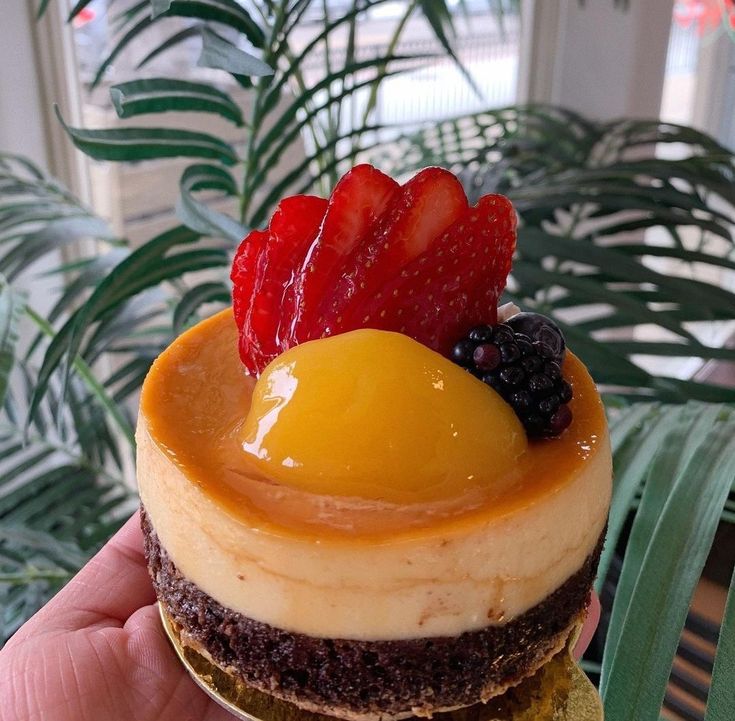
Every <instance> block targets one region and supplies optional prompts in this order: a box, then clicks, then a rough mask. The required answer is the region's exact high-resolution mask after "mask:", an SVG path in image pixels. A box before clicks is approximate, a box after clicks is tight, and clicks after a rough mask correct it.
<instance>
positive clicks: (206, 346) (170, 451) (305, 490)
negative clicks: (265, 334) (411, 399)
mask: <svg viewBox="0 0 735 721" xmlns="http://www.w3.org/2000/svg"><path fill="white" fill-rule="evenodd" d="M365 332H367V331H365ZM367 333H369V332H367ZM327 342H333V343H339V342H340V341H338V340H337V338H333V339H331V341H327ZM343 342H344V341H343ZM312 347H313V348H316V347H317V346H316V344H313V346H312ZM305 348H308V346H305ZM414 352H415V353H416V356H417V357H418V356H421V357H422V358H423V357H424V356H423V353H424V352H427V353H428V352H429V351H425V349H420V350H415V351H414ZM409 355H410V353H409ZM438 360H439V361H441V360H442V359H440V358H439V359H438ZM325 362H327V361H325ZM446 362H447V363H448V361H446ZM309 363H310V364H312V365H314V367H315V370H316V366H315V363H316V359H315V358H312V359H310V360H309ZM450 365H451V364H450ZM452 370H454V368H453V369H452ZM456 370H457V372H458V373H460V374H462V373H465V372H464V371H462V370H461V369H458V368H457V369H456ZM323 371H324V372H323V374H322V377H321V378H319V379H317V380H315V381H314V388H313V389H312V390H314V391H317V390H318V391H319V392H320V393H323V394H324V395H325V399H324V400H325V403H326V404H327V405H328V406H329V409H330V411H331V412H333V413H334V415H335V417H334V418H332V419H330V420H329V423H330V424H331V426H332V427H333V428H334V427H336V426H338V425H339V423H340V420H339V419H340V414H341V413H343V411H342V410H341V407H342V406H343V405H345V404H346V402H347V400H346V398H345V393H347V386H346V385H345V384H346V383H347V384H348V383H349V381H348V375H349V374H347V375H345V376H343V378H342V379H341V381H339V383H338V385H339V387H338V388H334V393H333V394H332V396H331V397H329V396H328V394H329V391H330V382H329V379H330V376H329V369H328V368H327V367H325V368H324V369H323ZM563 371H564V376H565V377H566V378H567V380H569V382H570V383H571V384H572V386H573V387H574V399H573V400H572V402H571V406H572V410H573V413H574V422H573V423H572V425H571V426H570V428H569V429H567V431H565V432H564V434H563V435H562V436H561V437H559V438H556V439H551V440H542V441H533V442H530V443H528V446H527V447H526V448H525V450H523V448H522V442H520V441H519V440H518V439H515V437H514V433H515V432H514V431H509V429H512V428H514V424H516V425H517V421H516V420H515V418H514V416H513V414H512V412H510V411H509V409H507V410H508V412H510V417H508V418H506V416H505V415H503V414H504V413H505V410H506V409H502V410H501V409H500V408H496V407H495V405H494V402H495V401H494V397H493V395H492V391H490V389H488V388H486V387H485V386H483V384H481V383H479V382H478V381H475V380H474V379H473V378H472V377H470V376H469V375H467V374H465V377H464V378H462V380H460V379H459V378H456V379H455V378H454V377H453V382H454V383H456V387H457V388H459V389H460V392H461V393H462V394H463V396H462V397H463V398H464V399H466V395H464V394H466V393H469V391H470V388H471V389H472V391H475V390H476V392H477V396H478V398H477V399H475V400H474V401H472V404H474V405H473V410H472V411H471V413H470V415H471V418H473V419H474V420H478V419H482V418H489V417H490V416H492V419H491V420H489V421H488V422H490V423H491V428H493V430H494V431H497V432H499V433H501V441H502V443H507V444H509V447H510V450H509V449H502V450H499V448H498V446H499V445H502V443H498V444H495V443H494V442H490V443H488V445H486V446H483V445H482V443H481V441H480V440H479V439H478V438H477V437H475V438H474V440H466V443H467V446H461V445H460V446H458V447H457V448H458V449H462V450H465V449H466V450H467V452H477V453H478V456H479V465H480V466H483V467H485V466H487V467H488V468H487V471H486V472H483V473H480V472H479V471H478V473H477V474H476V476H477V477H476V479H469V480H468V476H469V475H471V474H470V473H468V472H467V468H468V467H470V466H471V465H472V464H473V462H474V461H468V459H459V460H457V458H458V457H459V455H461V453H457V454H456V456H455V457H454V459H453V460H452V463H454V462H457V463H459V466H460V467H461V468H462V472H461V473H460V474H458V476H457V477H456V478H458V479H459V480H458V481H456V482H455V483H454V485H452V481H450V480H449V479H448V478H444V479H442V480H441V482H439V483H437V484H435V486H434V490H431V484H425V483H424V482H423V481H422V478H421V477H420V474H419V477H416V471H413V474H414V477H411V478H401V474H404V473H406V474H408V473H412V471H411V470H409V468H410V467H411V464H410V463H409V462H408V461H407V460H406V461H405V462H403V461H402V462H401V463H399V465H398V467H397V468H396V469H388V473H386V474H385V475H383V477H382V479H379V480H378V481H376V484H377V485H371V484H370V483H369V476H370V473H372V472H373V471H374V472H375V473H377V472H378V470H379V469H380V468H381V465H383V464H384V463H385V462H386V460H387V459H386V458H385V457H381V456H380V453H377V456H376V454H375V453H374V451H375V450H376V449H381V448H382V449H385V447H386V444H385V438H384V435H390V432H391V429H393V432H394V433H395V432H396V431H395V429H396V427H397V426H396V423H397V420H396V419H397V416H395V417H394V418H393V419H392V420H390V422H389V423H386V421H385V418H383V417H378V416H377V415H376V416H375V417H372V418H370V417H369V414H368V413H367V405H365V406H363V407H362V408H360V407H359V404H358V408H359V414H361V416H362V417H361V419H360V420H359V422H360V423H362V424H363V425H365V424H372V425H371V426H370V427H369V428H365V432H364V433H363V435H362V437H361V438H359V439H349V440H348V439H346V438H345V439H344V440H345V442H346V443H347V444H348V445H347V447H346V448H345V449H342V450H339V452H338V453H337V454H336V457H337V458H342V459H343V460H344V459H345V458H347V457H348V454H349V457H350V458H352V459H353V462H354V463H355V464H356V465H357V467H359V468H360V472H359V473H358V474H357V476H356V477H357V479H358V480H356V481H354V483H355V485H354V487H349V482H350V481H349V479H348V476H349V473H346V472H345V471H344V470H343V471H342V472H341V474H337V476H336V480H335V479H332V480H330V479H329V477H328V475H329V474H325V473H324V471H325V469H326V470H329V469H328V468H327V467H326V466H325V465H324V464H323V463H322V461H321V460H320V459H318V458H317V454H318V453H321V452H322V451H324V450H325V449H324V447H323V443H322V445H321V446H319V451H318V452H317V451H316V449H315V450H314V451H313V452H312V451H310V450H309V446H310V444H312V443H314V442H318V436H319V432H320V431H319V429H320V423H323V422H322V421H320V420H319V419H318V418H315V417H313V416H311V417H310V415H309V413H308V412H307V410H308V406H309V405H312V406H313V405H314V400H313V398H311V399H309V400H308V402H305V404H304V407H303V408H301V409H300V412H299V413H296V414H294V417H293V418H290V419H289V421H288V426H286V425H284V434H283V437H282V438H281V439H279V443H283V444H285V443H286V442H287V441H288V439H289V438H290V439H291V440H292V441H293V443H294V447H295V448H296V447H297V448H298V449H300V452H301V453H306V454H309V455H308V468H307V465H306V464H305V465H304V468H303V472H299V473H298V474H296V475H295V476H294V477H292V478H290V479H285V478H284V477H283V476H281V477H280V478H276V477H275V476H276V475H277V474H276V473H275V472H273V468H272V466H270V467H269V464H268V463H262V462H259V461H257V460H255V461H254V458H253V454H252V453H247V452H246V451H245V450H244V448H243V443H244V442H247V441H248V439H249V440H250V442H251V443H252V442H253V440H254V436H253V428H255V425H256V424H254V419H256V418H257V417H258V414H257V413H255V414H253V416H251V419H250V426H248V421H247V419H248V415H249V412H250V408H251V405H252V400H253V391H254V387H255V380H254V379H253V378H252V377H250V376H248V375H247V374H246V373H245V372H244V370H243V368H242V365H241V363H240V359H239V356H238V348H237V328H236V326H235V323H234V321H233V317H232V312H231V311H230V310H226V311H223V312H221V313H219V314H217V315H215V316H213V317H212V318H210V319H208V320H206V321H204V322H202V323H200V324H199V325H197V326H196V327H194V328H192V329H191V330H189V331H188V332H186V333H184V334H183V335H182V336H180V337H179V338H178V339H177V340H176V341H175V342H174V343H173V344H172V345H171V346H170V347H169V348H168V349H167V350H166V351H165V352H164V353H163V354H162V355H161V356H160V357H159V358H158V359H157V361H156V362H155V363H154V365H153V367H152V368H151V371H150V373H149V375H148V377H147V379H146V382H145V385H144V388H143V393H142V397H141V410H142V412H143V414H144V416H145V419H146V423H147V426H148V429H149V432H150V433H151V435H152V437H153V439H154V441H155V442H156V443H157V445H158V446H159V448H161V450H162V451H163V452H164V453H166V454H167V455H168V456H169V457H170V458H171V459H172V460H173V461H174V462H175V463H176V464H177V465H178V467H179V468H180V469H181V470H182V472H183V473H184V474H185V475H186V477H187V478H189V480H190V481H191V482H192V483H194V484H196V485H197V486H199V487H200V488H201V489H202V491H203V492H204V493H205V494H206V495H208V496H209V497H210V498H211V499H212V501H213V502H215V503H216V504H218V505H219V506H220V507H222V508H223V510H225V511H226V512H227V513H228V514H229V515H231V516H232V517H234V518H237V519H238V520H240V521H241V522H243V523H245V524H247V525H248V526H251V527H259V528H262V529H263V530H264V531H268V532H272V533H277V534H285V535H299V536H303V535H313V536H314V537H315V538H317V537H323V536H324V535H325V534H327V535H329V534H335V535H338V536H351V537H355V538H367V539H371V540H372V541H375V540H377V539H378V538H379V537H381V536H391V537H394V536H396V535H401V534H409V535H417V534H418V535H420V534H422V533H424V532H427V531H429V532H434V531H436V528H437V526H438V525H439V526H446V525H449V526H456V527H460V526H461V525H462V524H465V523H473V522H475V521H477V520H478V517H479V518H481V519H482V520H487V519H488V518H491V517H494V516H497V517H500V516H503V515H505V514H508V513H512V512H513V511H515V510H518V509H519V508H522V507H525V506H527V505H529V504H532V503H534V502H535V501H537V500H538V499H540V498H542V497H544V496H546V495H547V494H549V493H553V492H554V490H555V489H558V488H560V487H562V486H564V485H565V484H566V483H567V482H569V480H570V479H571V478H573V477H574V476H575V475H576V473H578V472H579V471H580V470H581V469H582V467H583V466H584V464H585V463H586V462H587V461H588V460H589V458H590V457H591V456H592V455H593V454H595V453H596V451H597V450H598V448H599V447H600V445H601V441H602V440H603V439H604V437H605V435H606V433H607V431H606V426H605V418H604V412H603V409H602V404H601V402H600V398H599V395H598V393H597V391H596V389H595V386H594V383H593V382H592V379H591V378H590V377H589V374H588V373H587V371H586V369H585V368H584V366H583V365H582V364H581V363H580V361H579V360H578V359H576V358H575V357H574V356H573V355H572V354H571V353H568V354H567V359H566V361H565V363H564V368H563ZM465 379H466V383H464V381H465ZM400 392H401V388H400V382H399V379H398V374H396V376H395V377H394V378H393V379H392V380H391V388H390V390H389V392H387V393H386V395H385V396H383V398H382V402H383V403H387V402H388V395H390V394H392V395H393V398H394V399H395V398H396V396H398V395H400ZM423 392H424V394H425V395H426V394H427V393H428V389H426V388H424V391H423ZM378 395H380V394H378ZM428 395H429V396H430V395H431V394H430V393H429V394H428ZM305 398H306V396H305ZM258 402H259V403H260V404H264V403H266V402H267V401H266V399H265V398H261V399H260V400H259V401H258ZM430 402H433V400H432V401H430ZM462 402H467V401H466V400H463V401H462ZM446 403H447V408H446V409H445V410H448V412H450V413H453V414H459V413H460V412H461V411H462V409H461V408H459V407H458V404H457V405H456V406H455V405H454V404H453V403H452V402H451V401H446ZM484 404H486V405H484ZM436 405H437V407H440V406H441V403H437V404H436ZM421 410H422V409H420V408H418V409H417V408H413V409H410V408H409V409H407V411H408V413H409V417H410V418H411V419H412V422H413V423H417V424H419V425H421V424H422V423H423V424H424V425H426V423H427V422H426V421H418V420H416V419H418V418H420V417H421ZM496 412H497V415H496ZM261 415H262V414H261ZM342 417H343V418H344V416H342ZM500 419H503V421H502V422H503V423H507V426H506V427H505V428H503V429H501V430H498V428H497V426H496V425H493V424H497V423H498V421H500ZM457 422H458V423H460V422H462V423H464V422H465V419H459V418H458V419H457ZM300 424H301V425H302V426H303V428H302V431H303V434H304V436H303V439H298V437H297V436H298V433H299V425H300ZM420 433H421V429H420V428H417V429H416V432H415V433H413V432H412V429H411V428H409V427H406V428H403V429H400V433H399V434H400V436H401V439H400V444H399V445H400V446H401V447H402V448H404V449H405V448H406V446H407V445H408V444H410V443H411V439H412V438H413V439H414V440H415V443H416V444H417V448H422V447H423V448H425V446H426V444H427V440H426V439H425V438H419V437H418V436H419V434H420ZM288 442H291V441H288ZM463 442H465V441H463ZM519 443H520V444H521V445H518V444H519ZM373 444H375V446H376V449H374V448H373ZM470 449H474V450H472V451H471V450H470ZM251 450H252V448H251ZM519 450H520V451H521V452H520V455H518V457H517V459H516V462H513V463H508V462H507V461H508V458H509V457H511V456H512V457H515V456H516V455H517V453H518V451H519ZM280 452H283V449H281V451H280ZM496 452H497V454H498V457H500V458H503V459H504V460H503V461H502V462H500V463H497V465H496V466H495V467H494V468H493V469H490V468H489V466H490V465H491V464H492V463H493V462H494V460H496V459H493V458H491V456H492V455H493V454H494V453H496ZM450 457H451V454H450ZM304 458H305V459H306V458H307V457H306V456H304ZM432 462H433V464H434V468H433V471H432V472H435V473H436V472H437V469H438V474H439V475H441V473H444V472H446V471H447V468H448V465H447V464H445V465H442V461H441V459H439V458H438V457H435V458H434V460H433V461H432ZM468 464H469V465H468ZM310 468H314V470H315V474H314V477H313V478H309V469H310ZM320 469H321V470H320ZM394 471H395V472H394ZM320 473H321V475H320ZM435 477H436V476H435ZM345 479H347V480H345ZM284 480H285V481H286V482H284ZM473 481H475V482H473ZM381 487H382V491H381V490H379V489H380V488H381ZM345 489H348V490H347V493H352V494H353V495H345ZM355 494H361V495H363V496H365V497H363V498H360V497H355Z"/></svg>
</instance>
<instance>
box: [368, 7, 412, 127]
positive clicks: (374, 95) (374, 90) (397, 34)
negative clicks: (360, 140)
mask: <svg viewBox="0 0 735 721" xmlns="http://www.w3.org/2000/svg"><path fill="white" fill-rule="evenodd" d="M417 6H418V0H411V4H410V5H409V6H408V7H407V8H406V12H405V13H404V14H403V17H402V18H401V19H400V21H399V22H398V25H397V26H396V29H395V30H394V31H393V37H392V38H391V39H390V42H389V43H388V47H387V49H386V51H385V54H386V56H388V57H390V56H391V55H393V54H394V53H395V51H396V48H397V47H398V43H399V42H400V40H401V35H403V31H404V30H405V28H406V25H407V23H408V21H409V19H410V18H411V15H413V12H414V10H416V7H417ZM387 71H388V64H387V63H384V64H383V65H381V66H380V67H379V68H378V74H377V75H376V76H375V82H374V83H373V85H372V87H371V88H370V97H369V98H368V101H367V105H366V106H365V112H364V113H363V115H362V124H363V125H367V121H368V118H369V117H370V113H371V112H372V111H373V109H374V108H375V105H376V103H377V102H378V89H379V88H380V84H381V83H382V82H383V80H384V79H385V74H386V72H387Z"/></svg>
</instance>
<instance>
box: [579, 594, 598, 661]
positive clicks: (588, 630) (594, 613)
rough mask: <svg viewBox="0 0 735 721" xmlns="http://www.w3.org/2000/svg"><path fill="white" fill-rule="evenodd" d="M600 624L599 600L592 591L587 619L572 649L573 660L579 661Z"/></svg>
mask: <svg viewBox="0 0 735 721" xmlns="http://www.w3.org/2000/svg"><path fill="white" fill-rule="evenodd" d="M599 622H600V599H599V598H598V596H597V594H596V593H595V592H594V591H593V592H592V594H591V595H590V605H589V608H588V609H587V618H586V619H585V621H584V626H582V632H581V633H580V634H579V638H578V639H577V645H576V646H575V647H574V658H576V659H577V660H579V659H580V658H582V656H583V655H584V652H585V651H586V650H587V647H588V646H589V645H590V642H591V641H592V637H593V636H594V635H595V631H596V630H597V624H598V623H599Z"/></svg>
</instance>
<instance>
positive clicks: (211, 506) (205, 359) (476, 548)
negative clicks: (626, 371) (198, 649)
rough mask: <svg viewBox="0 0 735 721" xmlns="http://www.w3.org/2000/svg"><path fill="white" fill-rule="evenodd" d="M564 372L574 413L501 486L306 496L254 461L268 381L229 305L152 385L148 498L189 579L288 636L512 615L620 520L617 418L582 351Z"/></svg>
mask: <svg viewBox="0 0 735 721" xmlns="http://www.w3.org/2000/svg"><path fill="white" fill-rule="evenodd" d="M564 373H565V376H566V377H567V378H568V379H569V380H570V382H571V383H572V385H573V387H574V394H575V398H574V400H573V401H572V404H573V407H572V410H573V413H574V418H575V420H574V423H573V424H572V426H571V427H570V428H569V429H568V430H567V431H566V432H565V434H564V436H563V437H562V438H560V439H556V440H551V441H542V442H538V443H534V444H530V445H529V450H528V452H527V453H526V454H525V457H524V459H523V460H522V462H521V463H519V467H518V469H517V473H516V474H515V475H512V476H509V477H508V478H506V479H504V480H503V482H502V483H498V484H497V485H495V486H493V487H489V488H485V487H482V488H478V489H476V492H475V493H474V494H469V495H466V496H462V497H460V498H457V499H454V501H453V502H452V503H446V504H443V505H438V506H437V505H433V506H432V505H430V504H429V505H422V504H403V505H398V506H390V505H380V504H376V503H373V502H370V503H368V502H362V501H361V500H360V499H350V498H340V497H333V496H318V495H310V494H305V493H300V494H299V493H297V492H294V491H292V490H289V489H287V488H284V487H281V486H279V485H278V484H274V483H272V482H270V481H269V480H268V479H264V478H258V476H257V474H255V473H252V472H251V471H250V470H249V469H248V468H247V467H246V466H244V465H243V464H242V455H243V454H242V453H241V452H240V451H241V449H240V448H239V447H238V446H237V443H236V439H237V438H239V437H240V435H239V430H240V428H241V424H242V422H243V420H244V418H245V416H246V414H247V409H248V407H249V406H248V404H249V400H250V395H251V394H252V386H253V383H252V379H250V378H248V377H247V376H245V375H244V374H243V372H242V369H241V365H240V360H239V358H238V355H237V343H236V329H235V325H234V322H233V320H232V316H231V313H230V312H229V311H225V312H223V313H221V314H219V315H217V316H214V317H213V318H211V319H209V320H208V321H205V322H203V323H201V324H199V325H198V326H196V327H195V328H193V329H192V330H190V331H188V332H187V333H185V334H184V335H183V336H181V337H180V338H179V339H177V341H175V342H174V343H173V344H172V346H171V347H170V348H169V349H168V350H167V351H166V352H165V353H164V354H162V356H161V357H160V358H159V359H158V360H157V361H156V363H155V364H154V366H153V368H152V370H151V373H150V374H149V376H148V378H147V379H146V382H145V385H144V389H143V395H142V401H141V414H140V420H139V425H138V432H137V440H138V480H139V486H140V493H141V498H142V501H143V504H144V505H145V507H146V509H147V512H148V515H149V517H150V519H151V522H152V524H153V527H154V528H155V529H156V532H157V534H158V537H159V539H160V542H161V544H162V545H163V547H165V548H166V551H167V552H168V554H169V557H170V559H171V560H172V562H173V563H174V564H175V565H176V568H177V569H178V570H179V572H180V573H181V574H182V575H183V576H184V577H185V578H187V579H188V580H189V581H191V582H192V583H194V584H195V585H196V586H197V587H198V588H199V589H201V591H202V592H203V593H205V594H207V595H208V596H209V597H211V598H212V599H214V600H215V601H217V602H218V603H219V604H221V605H222V606H223V607H224V608H227V609H230V610H231V611H233V612H236V613H239V614H241V615H242V616H244V617H247V618H249V619H252V620H254V621H257V622H260V623H264V624H268V625H269V626H272V627H275V628H279V629H282V630H283V631H285V632H289V633H298V634H304V635H307V636H312V637H321V638H331V639H334V638H341V639H352V640H365V641H390V640H406V639H420V638H426V637H436V636H449V637H451V636H458V635H460V634H462V633H464V632H469V631H477V630H479V629H484V628H485V627H486V626H488V624H495V625H503V624H506V623H508V622H509V621H511V620H512V619H515V618H517V617H519V616H521V615H522V614H523V613H525V612H526V611H528V610H529V609H531V608H532V607H534V606H536V605H537V604H539V603H540V602H541V601H542V600H543V599H544V598H546V597H547V596H548V595H549V594H551V593H552V592H553V591H554V590H555V589H557V588H559V587H560V586H561V585H562V584H563V583H564V582H565V581H566V579H568V578H570V577H571V576H572V575H573V574H574V573H576V572H577V571H578V570H579V569H580V568H581V567H582V566H583V564H584V563H585V561H586V559H587V558H588V557H590V555H591V554H593V552H594V549H595V547H596V545H597V543H598V539H599V538H600V535H601V533H602V531H603V528H604V526H605V522H606V518H607V509H608V505H609V500H610V488H611V459H610V447H609V440H608V435H607V428H606V425H605V419H604V412H603V410H602V406H601V404H600V400H599V396H598V394H597V391H596V390H595V387H594V384H593V382H592V380H591V379H590V377H589V375H588V374H587V372H586V370H585V369H584V367H583V366H582V364H581V363H580V362H579V361H578V360H577V359H576V358H574V357H573V356H572V355H571V354H569V357H568V358H567V361H566V362H565V367H564Z"/></svg>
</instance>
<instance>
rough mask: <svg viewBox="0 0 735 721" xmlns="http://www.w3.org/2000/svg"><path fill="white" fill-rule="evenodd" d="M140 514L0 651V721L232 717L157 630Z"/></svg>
mask: <svg viewBox="0 0 735 721" xmlns="http://www.w3.org/2000/svg"><path fill="white" fill-rule="evenodd" d="M155 600H156V598H155V595H154V593H153V587H152V585H151V581H150V578H149V577H148V570H147V568H146V563H145V558H144V556H143V537H142V533H141V530H140V519H139V517H138V514H137V513H136V514H135V515H134V516H133V517H132V518H131V519H130V520H129V521H128V522H127V523H126V524H125V525H124V526H123V527H122V528H121V529H120V531H118V533H117V534H116V535H115V536H114V537H113V538H112V539H111V540H110V542H109V543H108V544H107V545H106V546H105V547H104V548H103V549H102V550H101V551H100V552H99V553H98V554H97V555H96V556H95V557H94V558H93V559H92V560H91V561H90V562H89V563H88V564H87V565H86V566H85V567H84V568H83V569H82V570H81V571H80V572H79V573H78V574H77V575H76V576H75V577H74V579H72V580H71V581H70V582H69V583H68V584H67V585H66V586H65V587H64V588H63V589H62V590H61V591H60V592H59V593H58V594H57V595H56V596H55V597H54V598H53V599H52V600H51V601H50V602H49V603H48V604H47V605H46V606H44V608H42V609H41V610H40V611H39V612H38V613H37V614H36V615H35V616H34V617H33V618H31V619H30V621H28V622H27V623H26V624H25V625H24V626H23V627H22V628H21V629H20V630H19V631H18V632H17V633H16V634H15V635H14V636H13V637H12V638H11V639H10V641H8V643H7V644H6V645H5V648H3V650H2V651H0V698H1V699H2V703H1V704H0V720H1V721H47V720H48V721H149V720H150V721H169V720H170V721H233V717H232V715H231V714H229V713H228V712H227V711H225V710H224V709H222V708H221V707H220V706H218V705H217V704H216V703H215V702H214V701H212V700H211V699H210V698H209V697H208V696H207V695H206V694H205V693H204V692H203V691H202V690H200V689H199V688H198V687H197V686H196V685H195V684H194V682H193V681H192V680H191V679H190V678H189V676H188V675H187V673H186V671H185V670H184V669H183V668H182V666H181V664H180V663H179V660H178V659H177V658H176V655H175V654H174V652H173V650H172V649H171V647H170V645H169V642H168V639H167V638H166V636H165V634H164V632H163V629H162V628H161V620H160V617H159V615H158V608H157V607H156V605H155Z"/></svg>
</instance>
